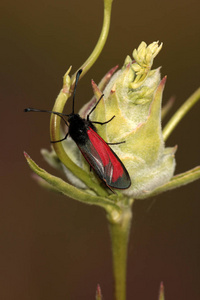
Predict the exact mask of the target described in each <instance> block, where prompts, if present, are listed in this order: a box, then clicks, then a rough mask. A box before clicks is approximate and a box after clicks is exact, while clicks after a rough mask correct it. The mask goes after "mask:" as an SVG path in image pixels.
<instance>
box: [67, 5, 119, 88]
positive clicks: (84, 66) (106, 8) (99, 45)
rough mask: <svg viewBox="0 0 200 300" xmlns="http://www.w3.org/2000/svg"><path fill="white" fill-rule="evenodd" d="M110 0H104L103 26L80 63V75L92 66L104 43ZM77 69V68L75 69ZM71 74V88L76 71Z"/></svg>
mask: <svg viewBox="0 0 200 300" xmlns="http://www.w3.org/2000/svg"><path fill="white" fill-rule="evenodd" d="M112 2H113V0H104V19H103V26H102V30H101V34H100V36H99V39H98V42H97V44H96V46H95V48H94V50H93V51H92V53H91V54H90V56H89V57H88V59H87V60H86V61H85V62H84V63H83V64H82V66H81V67H80V68H79V69H82V70H83V72H82V74H81V77H82V76H84V74H85V73H87V71H88V70H89V69H90V68H91V67H92V65H93V64H94V63H95V61H96V60H97V58H98V57H99V55H100V54H101V51H102V49H103V47H104V45H105V43H106V40H107V37H108V33H109V29H110V20H111V10H112ZM77 71H78V70H77ZM77 71H76V72H75V74H74V75H73V76H72V80H71V82H72V84H71V88H72V89H73V87H74V84H75V77H76V73H77Z"/></svg>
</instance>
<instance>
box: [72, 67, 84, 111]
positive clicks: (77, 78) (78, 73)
mask: <svg viewBox="0 0 200 300" xmlns="http://www.w3.org/2000/svg"><path fill="white" fill-rule="evenodd" d="M82 71H83V70H82V69H80V70H78V72H77V74H76V82H75V86H74V93H73V103H72V114H74V103H75V94H76V87H77V84H78V80H79V77H80V75H81V73H82Z"/></svg>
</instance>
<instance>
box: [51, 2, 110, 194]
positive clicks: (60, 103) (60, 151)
mask: <svg viewBox="0 0 200 300" xmlns="http://www.w3.org/2000/svg"><path fill="white" fill-rule="evenodd" d="M111 8H112V0H104V21H103V26H102V31H101V34H100V37H99V40H98V42H97V44H96V46H95V48H94V50H93V52H92V53H91V55H90V56H89V58H88V59H87V60H86V61H85V62H84V64H83V65H82V66H81V67H80V68H82V69H83V72H82V74H81V76H83V75H84V74H85V73H86V72H87V71H88V70H89V69H90V68H91V66H92V65H93V64H94V63H95V61H96V60H97V58H98V57H99V55H100V53H101V51H102V49H103V47H104V45H105V42H106V39H107V36H108V32H109V28H110V17H111ZM80 68H79V69H80ZM76 73H77V72H75V74H74V75H73V76H72V78H71V82H70V83H69V82H67V79H68V77H67V74H66V75H65V77H64V85H63V88H62V90H61V91H60V93H59V95H58V97H57V99H56V101H55V105H54V107H53V111H57V112H60V113H62V112H63V109H64V107H65V104H66V102H67V99H68V98H69V97H70V96H71V93H72V90H73V88H74V83H75V76H76ZM60 121H61V119H60V118H59V117H58V116H57V115H55V114H54V115H52V116H51V121H50V134H51V140H53V141H54V140H55V141H56V140H60V123H61V122H60ZM53 147H54V150H55V152H56V154H57V156H58V157H59V159H60V160H61V161H62V163H63V164H64V165H65V166H66V167H67V168H68V169H69V170H70V171H71V172H72V173H73V174H75V175H76V176H77V177H78V178H79V179H80V180H82V181H83V182H84V183H85V184H86V185H87V186H88V187H89V188H91V189H93V190H94V191H95V192H96V193H97V194H98V195H100V196H107V195H108V193H107V192H106V190H105V189H104V188H102V187H101V186H100V185H99V184H96V183H95V182H94V181H93V180H92V178H91V177H90V176H89V175H88V174H87V173H86V172H85V171H84V170H82V169H81V168H79V167H78V166H77V165H76V164H74V163H73V162H72V161H71V159H70V158H69V156H68V155H67V154H66V152H65V150H64V148H63V146H62V143H55V144H53Z"/></svg>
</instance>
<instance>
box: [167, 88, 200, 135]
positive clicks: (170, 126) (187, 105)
mask: <svg viewBox="0 0 200 300" xmlns="http://www.w3.org/2000/svg"><path fill="white" fill-rule="evenodd" d="M199 99H200V88H198V89H197V90H196V91H195V92H194V93H193V94H192V95H191V96H190V97H189V98H188V99H187V100H186V101H185V102H184V103H183V105H182V106H181V107H180V108H179V109H178V110H177V112H176V113H175V114H174V115H173V117H172V118H171V119H170V120H169V122H168V123H167V125H166V126H165V128H164V129H163V138H164V141H166V140H167V138H168V137H169V136H170V134H171V133H172V131H173V130H174V128H175V127H176V126H177V125H178V123H179V122H180V121H181V119H182V118H183V117H184V116H185V115H186V113H187V112H188V111H189V110H190V109H191V108H192V107H193V105H194V104H195V103H196V102H197V101H198V100H199Z"/></svg>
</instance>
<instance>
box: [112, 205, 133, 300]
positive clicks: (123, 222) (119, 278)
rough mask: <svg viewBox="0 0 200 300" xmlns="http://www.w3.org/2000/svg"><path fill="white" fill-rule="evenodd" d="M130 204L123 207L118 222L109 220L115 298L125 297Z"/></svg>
mask: <svg viewBox="0 0 200 300" xmlns="http://www.w3.org/2000/svg"><path fill="white" fill-rule="evenodd" d="M131 218H132V212H131V206H128V207H126V208H124V209H123V212H122V214H121V216H120V220H118V222H112V221H110V220H109V221H110V222H109V229H110V235H111V243H112V257H113V273H114V279H115V300H125V299H126V271H127V270H126V269H127V249H128V241H129V232H130V226H131Z"/></svg>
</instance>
